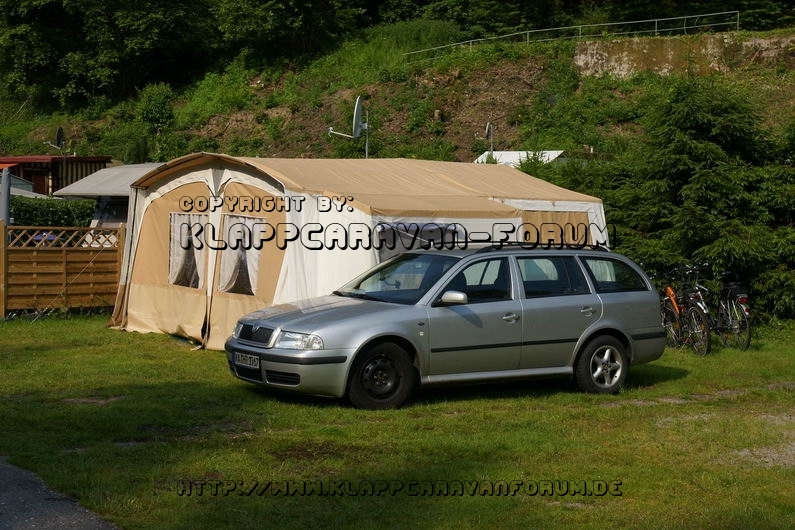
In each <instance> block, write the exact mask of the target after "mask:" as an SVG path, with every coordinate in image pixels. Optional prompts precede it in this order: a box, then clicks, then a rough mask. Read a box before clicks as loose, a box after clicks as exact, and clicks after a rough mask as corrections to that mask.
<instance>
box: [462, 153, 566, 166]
mask: <svg viewBox="0 0 795 530" xmlns="http://www.w3.org/2000/svg"><path fill="white" fill-rule="evenodd" d="M562 154H563V151H486V152H485V153H483V154H481V155H480V156H479V157H477V158H476V159H475V163H476V164H485V163H487V162H488V161H489V160H493V161H494V162H495V163H497V164H503V165H506V166H513V167H519V166H521V165H522V162H524V161H526V160H530V159H533V158H537V159H538V160H539V161H540V162H543V163H544V164H549V163H550V162H552V161H553V160H555V159H556V158H558V157H559V156H560V155H562Z"/></svg>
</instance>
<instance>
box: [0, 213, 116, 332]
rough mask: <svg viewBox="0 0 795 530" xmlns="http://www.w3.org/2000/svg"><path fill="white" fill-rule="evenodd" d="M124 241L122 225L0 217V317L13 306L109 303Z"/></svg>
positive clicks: (19, 308)
mask: <svg viewBox="0 0 795 530" xmlns="http://www.w3.org/2000/svg"><path fill="white" fill-rule="evenodd" d="M123 246H124V227H123V226H122V227H121V228H118V229H116V228H113V229H108V228H101V229H100V228H60V227H43V226H6V225H5V224H4V223H3V222H2V221H0V318H2V319H5V318H7V317H8V316H9V315H13V314H14V312H16V311H30V310H34V311H48V310H51V309H64V308H76V307H113V305H114V302H115V300H116V292H117V291H118V288H119V270H120V267H121V258H122V249H123Z"/></svg>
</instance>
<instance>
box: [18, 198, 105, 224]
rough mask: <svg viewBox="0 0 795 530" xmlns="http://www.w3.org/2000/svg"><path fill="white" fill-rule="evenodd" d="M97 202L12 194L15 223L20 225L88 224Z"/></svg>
mask: <svg viewBox="0 0 795 530" xmlns="http://www.w3.org/2000/svg"><path fill="white" fill-rule="evenodd" d="M95 206H96V203H95V201H93V200H90V199H79V200H62V199H34V198H30V197H19V196H12V197H11V204H10V210H11V211H10V213H11V217H12V218H13V219H14V224H16V225H20V226H88V225H89V224H91V219H92V218H93V217H94V209H95Z"/></svg>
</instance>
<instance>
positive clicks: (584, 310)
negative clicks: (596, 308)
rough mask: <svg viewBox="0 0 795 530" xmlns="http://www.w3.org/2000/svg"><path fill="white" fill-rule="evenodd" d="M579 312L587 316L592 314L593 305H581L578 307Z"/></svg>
mask: <svg viewBox="0 0 795 530" xmlns="http://www.w3.org/2000/svg"><path fill="white" fill-rule="evenodd" d="M580 313H582V314H583V315H585V316H587V317H589V316H591V315H593V307H583V308H582V309H580Z"/></svg>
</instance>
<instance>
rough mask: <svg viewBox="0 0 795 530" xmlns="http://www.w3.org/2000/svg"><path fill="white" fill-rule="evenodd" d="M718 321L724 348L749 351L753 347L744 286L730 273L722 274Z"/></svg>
mask: <svg viewBox="0 0 795 530" xmlns="http://www.w3.org/2000/svg"><path fill="white" fill-rule="evenodd" d="M721 280H722V285H721V290H720V295H719V297H718V320H717V323H716V325H715V330H716V332H717V333H718V335H719V336H720V338H721V343H722V344H723V345H724V346H729V345H731V346H734V347H735V348H737V349H739V350H747V349H748V347H749V346H750V345H751V313H750V310H749V308H748V294H747V292H748V291H747V290H746V289H745V287H744V286H743V284H742V283H741V282H739V281H737V278H736V276H735V275H734V274H733V273H732V272H730V271H724V272H723V273H721Z"/></svg>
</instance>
